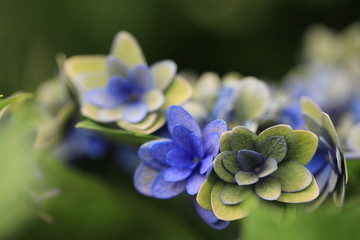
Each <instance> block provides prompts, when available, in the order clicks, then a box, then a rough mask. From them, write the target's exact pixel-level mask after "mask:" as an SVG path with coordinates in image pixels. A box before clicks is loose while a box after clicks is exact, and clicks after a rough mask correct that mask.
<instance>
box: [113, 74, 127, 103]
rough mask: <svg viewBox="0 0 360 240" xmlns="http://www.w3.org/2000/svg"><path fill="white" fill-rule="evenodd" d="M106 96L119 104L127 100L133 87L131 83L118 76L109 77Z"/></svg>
mask: <svg viewBox="0 0 360 240" xmlns="http://www.w3.org/2000/svg"><path fill="white" fill-rule="evenodd" d="M107 91H108V94H109V95H110V96H112V97H114V98H116V99H118V100H119V101H121V102H125V101H127V100H128V96H129V94H130V93H131V92H133V86H131V83H130V82H129V81H128V80H127V79H125V78H122V77H120V76H113V77H111V79H110V81H109V84H108V86H107Z"/></svg>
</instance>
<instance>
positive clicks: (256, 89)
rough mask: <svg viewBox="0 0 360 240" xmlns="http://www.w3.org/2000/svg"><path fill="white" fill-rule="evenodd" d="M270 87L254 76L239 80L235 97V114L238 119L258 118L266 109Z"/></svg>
mask: <svg viewBox="0 0 360 240" xmlns="http://www.w3.org/2000/svg"><path fill="white" fill-rule="evenodd" d="M269 100H270V89H269V87H268V86H267V84H266V83H265V82H263V81H260V80H258V79H256V78H254V77H246V78H244V79H243V80H242V81H241V84H240V89H239V91H238V93H237V96H236V99H235V114H236V116H237V118H238V119H239V120H240V121H245V120H252V119H256V118H259V117H260V116H261V115H262V114H264V112H265V111H266V109H267V106H268V104H269Z"/></svg>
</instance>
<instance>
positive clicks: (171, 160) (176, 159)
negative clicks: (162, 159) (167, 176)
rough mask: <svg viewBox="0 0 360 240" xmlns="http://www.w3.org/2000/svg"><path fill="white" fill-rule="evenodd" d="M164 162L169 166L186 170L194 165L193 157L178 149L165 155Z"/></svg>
mask: <svg viewBox="0 0 360 240" xmlns="http://www.w3.org/2000/svg"><path fill="white" fill-rule="evenodd" d="M166 161H167V163H168V164H169V165H170V166H173V167H177V168H186V167H190V166H191V165H192V164H193V163H194V156H192V155H191V154H190V153H189V152H187V151H184V150H182V149H180V148H175V149H172V150H171V151H170V152H169V153H168V154H167V156H166Z"/></svg>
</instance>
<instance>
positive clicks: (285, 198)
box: [277, 177, 319, 203]
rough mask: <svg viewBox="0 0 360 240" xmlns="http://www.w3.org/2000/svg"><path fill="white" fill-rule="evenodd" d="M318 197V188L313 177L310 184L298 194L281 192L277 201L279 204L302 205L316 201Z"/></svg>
mask: <svg viewBox="0 0 360 240" xmlns="http://www.w3.org/2000/svg"><path fill="white" fill-rule="evenodd" d="M318 196H319V187H318V185H317V183H316V180H315V178H314V177H312V181H311V184H310V185H309V186H308V187H307V188H305V189H304V190H302V191H299V192H291V193H290V192H289V193H286V192H282V193H281V195H280V197H279V198H278V199H277V201H279V202H285V203H303V202H309V201H312V200H314V199H316V198H317V197H318Z"/></svg>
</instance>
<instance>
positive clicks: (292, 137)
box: [197, 125, 319, 221]
mask: <svg viewBox="0 0 360 240" xmlns="http://www.w3.org/2000/svg"><path fill="white" fill-rule="evenodd" d="M220 142H221V143H220V150H221V153H220V154H219V155H218V156H217V157H216V158H215V160H214V163H213V166H214V171H213V172H212V174H211V175H210V176H209V177H208V178H207V180H206V181H205V182H204V184H203V185H202V187H201V189H200V191H199V193H198V196H197V201H198V203H199V205H200V206H201V207H203V208H205V209H208V210H212V211H213V212H214V214H215V215H216V217H218V218H219V219H222V220H225V221H231V220H236V219H240V218H243V217H245V216H246V215H248V213H249V212H248V206H247V205H248V203H249V202H250V199H253V198H252V197H254V196H255V197H256V196H257V197H260V198H261V199H263V200H267V201H278V202H284V203H303V202H308V201H311V200H314V199H315V198H316V197H317V196H318V195H319V189H318V186H317V183H316V180H315V178H314V177H313V175H312V174H311V173H310V172H309V171H308V170H307V169H306V168H305V165H306V164H307V163H308V162H309V161H310V159H311V158H312V156H313V155H314V153H315V151H316V148H317V145H318V138H317V136H316V135H315V134H313V133H311V132H308V131H303V130H292V129H291V128H290V127H289V126H288V125H276V126H273V127H270V128H268V129H266V130H264V131H263V132H261V133H260V134H259V135H258V136H257V135H256V134H255V133H253V132H252V131H250V130H248V129H247V128H244V127H235V128H234V129H232V131H227V132H224V133H223V134H222V135H221V139H220Z"/></svg>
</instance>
